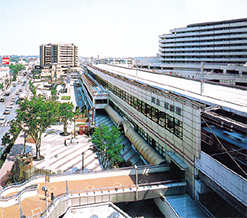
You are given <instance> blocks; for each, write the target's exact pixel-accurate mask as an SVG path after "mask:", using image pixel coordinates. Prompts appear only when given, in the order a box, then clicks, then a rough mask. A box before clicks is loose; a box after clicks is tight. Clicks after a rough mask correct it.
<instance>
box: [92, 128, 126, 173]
mask: <svg viewBox="0 0 247 218" xmlns="http://www.w3.org/2000/svg"><path fill="white" fill-rule="evenodd" d="M120 135H121V133H120V131H119V128H117V127H115V126H112V127H108V126H106V125H105V124H101V125H100V126H98V127H97V128H95V131H94V133H93V135H92V146H91V148H90V150H92V151H93V153H95V154H96V155H97V158H98V159H99V161H100V163H101V165H102V166H103V168H104V169H107V168H110V167H113V166H116V167H118V163H119V162H120V161H121V160H122V157H121V155H120V153H121V149H122V148H123V146H122V145H121V144H120V140H119V137H120Z"/></svg>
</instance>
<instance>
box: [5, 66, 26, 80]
mask: <svg viewBox="0 0 247 218" xmlns="http://www.w3.org/2000/svg"><path fill="white" fill-rule="evenodd" d="M9 68H10V69H12V70H13V81H15V80H16V76H17V74H18V72H19V71H21V70H24V69H25V67H24V66H23V65H22V64H15V65H13V64H11V65H10V66H9Z"/></svg>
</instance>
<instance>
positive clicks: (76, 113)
mask: <svg viewBox="0 0 247 218" xmlns="http://www.w3.org/2000/svg"><path fill="white" fill-rule="evenodd" d="M80 114H81V111H80V109H79V108H77V109H76V111H75V113H74V137H75V138H76V134H75V130H76V128H75V121H76V118H79V115H80Z"/></svg>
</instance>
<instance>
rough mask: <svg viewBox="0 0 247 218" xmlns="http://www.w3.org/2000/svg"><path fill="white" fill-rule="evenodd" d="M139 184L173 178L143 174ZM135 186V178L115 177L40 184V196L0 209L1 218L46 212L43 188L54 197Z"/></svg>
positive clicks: (49, 200)
mask: <svg viewBox="0 0 247 218" xmlns="http://www.w3.org/2000/svg"><path fill="white" fill-rule="evenodd" d="M138 178H139V182H138V183H139V184H144V183H149V182H159V181H166V180H170V179H171V176H170V173H169V172H166V173H165V172H164V173H154V174H143V175H139V177H138ZM134 184H135V176H127V175H125V176H115V177H109V178H108V177H105V178H97V179H84V180H74V181H67V182H66V181H61V182H43V183H38V187H37V189H38V195H37V196H33V197H28V198H25V199H24V200H23V201H22V202H21V203H20V204H19V205H14V206H11V207H6V208H0V218H5V217H11V218H15V217H16V218H19V217H21V215H25V216H26V217H30V216H33V215H35V214H38V213H41V212H43V211H44V210H45V196H44V192H43V191H42V187H43V186H46V187H47V189H48V194H49V196H51V193H53V194H54V196H57V195H61V194H65V193H66V192H67V191H68V192H69V193H71V192H78V191H79V192H82V190H84V191H87V192H90V191H94V190H93V189H98V188H106V187H111V189H115V187H119V186H133V185H134ZM50 202H51V199H50V197H49V199H48V204H50Z"/></svg>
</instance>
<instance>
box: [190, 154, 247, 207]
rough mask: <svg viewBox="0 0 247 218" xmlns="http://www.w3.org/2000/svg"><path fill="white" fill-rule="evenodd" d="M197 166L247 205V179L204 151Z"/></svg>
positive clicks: (197, 161)
mask: <svg viewBox="0 0 247 218" xmlns="http://www.w3.org/2000/svg"><path fill="white" fill-rule="evenodd" d="M195 167H196V168H197V169H198V170H200V171H201V172H202V173H203V174H205V175H206V176H207V177H209V178H210V179H211V180H212V181H214V182H215V183H216V184H217V185H218V186H220V187H221V188H222V189H224V190H225V191H226V192H227V193H229V194H231V195H232V197H234V198H235V199H237V200H238V201H239V202H241V203H242V204H243V205H245V206H246V207H247V180H246V179H245V178H243V177H242V176H240V175H238V174H236V173H235V172H233V171H232V170H230V169H229V168H227V167H226V166H224V165H222V164H221V163H220V162H218V161H217V160H215V159H213V158H212V157H210V156H209V155H208V154H206V153H204V152H201V158H200V159H196V161H195Z"/></svg>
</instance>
